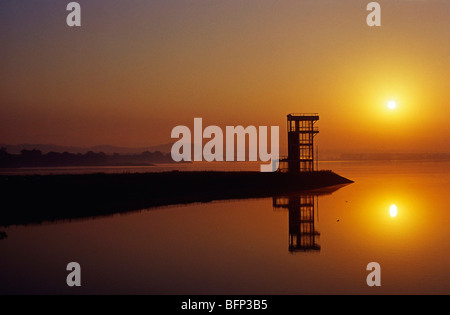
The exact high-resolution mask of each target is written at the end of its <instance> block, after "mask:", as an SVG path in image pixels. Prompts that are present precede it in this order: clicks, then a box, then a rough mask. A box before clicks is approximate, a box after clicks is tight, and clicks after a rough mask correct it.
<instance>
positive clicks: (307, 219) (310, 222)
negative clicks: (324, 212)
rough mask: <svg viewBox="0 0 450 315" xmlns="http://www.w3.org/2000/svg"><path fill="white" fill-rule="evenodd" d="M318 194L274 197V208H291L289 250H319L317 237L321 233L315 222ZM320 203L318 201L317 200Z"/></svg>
mask: <svg viewBox="0 0 450 315" xmlns="http://www.w3.org/2000/svg"><path fill="white" fill-rule="evenodd" d="M316 201H317V196H314V195H300V196H288V197H274V198H273V207H274V208H287V209H288V210H289V252H291V253H293V252H298V251H319V250H320V245H318V244H317V238H318V237H319V235H320V233H319V232H317V231H316V229H315V224H314V219H315V218H314V209H315V202H316ZM317 203H318V201H317Z"/></svg>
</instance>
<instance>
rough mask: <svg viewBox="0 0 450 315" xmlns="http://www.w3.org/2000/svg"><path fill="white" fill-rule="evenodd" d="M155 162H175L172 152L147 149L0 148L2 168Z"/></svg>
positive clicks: (141, 164) (150, 163)
mask: <svg viewBox="0 0 450 315" xmlns="http://www.w3.org/2000/svg"><path fill="white" fill-rule="evenodd" d="M153 163H173V160H172V157H171V155H170V154H163V153H161V152H159V151H156V152H149V151H145V152H142V153H141V154H117V153H115V154H105V153H103V152H99V153H95V152H92V151H89V152H87V153H85V154H81V153H77V154H75V153H68V152H64V153H58V152H48V153H46V154H42V152H41V151H40V150H22V151H21V152H20V154H9V153H8V152H7V151H6V149H5V148H0V168H6V167H54V166H134V165H136V166H147V165H153Z"/></svg>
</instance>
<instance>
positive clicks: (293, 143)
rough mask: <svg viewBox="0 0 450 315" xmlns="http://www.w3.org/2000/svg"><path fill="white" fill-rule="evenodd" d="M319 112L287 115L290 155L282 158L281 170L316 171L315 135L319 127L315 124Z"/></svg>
mask: <svg viewBox="0 0 450 315" xmlns="http://www.w3.org/2000/svg"><path fill="white" fill-rule="evenodd" d="M318 120H319V114H289V115H287V133H288V157H287V159H283V160H280V171H281V172H311V171H314V137H315V135H316V134H318V133H319V128H317V127H314V124H315V123H316V122H317V121H318Z"/></svg>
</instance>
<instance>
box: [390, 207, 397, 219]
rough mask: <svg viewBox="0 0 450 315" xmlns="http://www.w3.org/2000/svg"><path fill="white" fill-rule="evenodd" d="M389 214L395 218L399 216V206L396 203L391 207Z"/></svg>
mask: <svg viewBox="0 0 450 315" xmlns="http://www.w3.org/2000/svg"><path fill="white" fill-rule="evenodd" d="M389 215H390V216H391V218H395V217H396V216H397V206H396V205H391V206H390V207H389Z"/></svg>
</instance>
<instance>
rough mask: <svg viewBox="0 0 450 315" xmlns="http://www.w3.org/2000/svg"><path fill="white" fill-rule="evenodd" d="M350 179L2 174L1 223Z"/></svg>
mask: <svg viewBox="0 0 450 315" xmlns="http://www.w3.org/2000/svg"><path fill="white" fill-rule="evenodd" d="M352 182H353V181H351V180H349V179H347V178H344V177H342V176H339V175H338V174H336V173H334V172H332V171H315V172H304V173H297V174H290V173H260V172H239V171H237V172H218V171H190V172H189V171H187V172H181V171H171V172H159V173H131V174H105V173H97V174H79V175H76V174H74V175H1V176H0V191H1V193H0V194H1V195H2V204H3V206H2V210H1V211H0V226H5V227H6V226H10V225H24V224H33V223H43V222H54V221H58V220H67V219H81V218H88V217H95V216H105V215H113V214H117V213H126V212H130V211H136V210H141V209H146V208H152V207H161V206H170V205H176V204H189V203H198V202H201V203H204V202H211V201H214V200H229V199H245V198H262V197H271V196H276V195H282V194H290V193H296V192H301V191H307V190H313V189H319V188H325V187H330V186H336V185H344V184H350V183H352Z"/></svg>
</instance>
